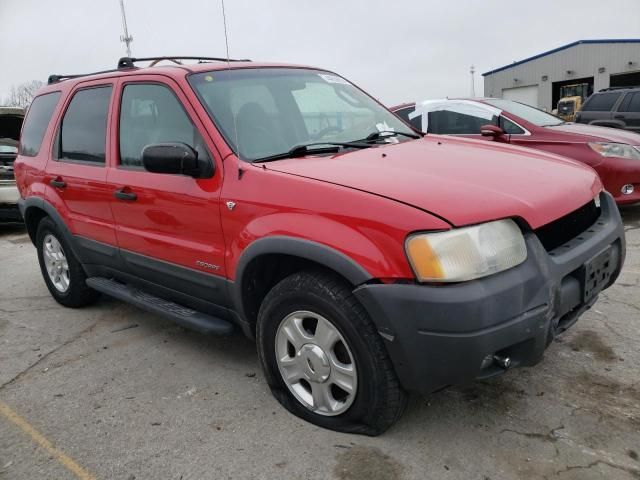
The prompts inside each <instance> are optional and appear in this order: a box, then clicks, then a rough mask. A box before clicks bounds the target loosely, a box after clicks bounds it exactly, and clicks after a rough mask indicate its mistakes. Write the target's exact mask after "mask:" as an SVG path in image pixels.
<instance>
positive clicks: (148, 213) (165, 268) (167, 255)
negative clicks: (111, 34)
mask: <svg viewBox="0 0 640 480" xmlns="http://www.w3.org/2000/svg"><path fill="white" fill-rule="evenodd" d="M118 91H119V94H118V101H117V108H116V109H115V117H116V118H114V122H113V128H114V135H113V136H112V142H113V144H112V147H113V149H114V150H115V151H116V152H118V153H117V154H116V157H115V162H114V164H113V166H112V168H111V169H110V170H109V176H108V182H109V184H110V186H111V192H110V193H111V198H110V202H111V209H112V211H113V215H114V218H115V223H116V232H117V238H118V245H119V247H120V252H121V256H122V259H123V261H124V265H125V268H126V270H127V272H128V273H130V274H133V275H135V276H136V277H139V278H142V279H143V280H146V281H150V282H153V283H154V284H157V285H161V286H165V287H169V288H171V289H173V290H177V291H181V292H183V293H187V294H190V295H193V296H196V297H203V296H206V297H207V300H209V301H211V302H213V303H217V304H219V305H220V304H224V303H226V302H225V298H226V286H225V285H224V282H223V278H224V275H225V271H224V252H225V248H224V240H223V235H222V227H221V221H220V205H219V203H220V188H221V185H222V164H221V162H220V161H218V162H217V163H216V157H215V156H214V155H217V152H216V150H215V148H214V145H213V143H212V142H211V140H210V139H209V138H208V136H207V135H206V132H205V131H204V129H203V126H202V124H201V122H200V121H199V119H198V118H197V116H196V114H195V112H194V110H193V109H192V107H191V105H190V104H189V102H188V100H187V98H186V97H185V95H184V94H183V92H182V91H181V90H180V88H179V86H178V85H177V84H175V83H174V82H173V81H171V80H169V79H166V77H162V76H156V75H148V76H136V77H135V80H127V79H126V78H125V79H122V80H121V81H120V83H119V87H118ZM164 142H182V143H186V144H188V145H190V146H191V147H193V148H194V149H195V150H196V151H197V152H198V158H205V159H207V160H208V161H209V162H212V164H213V165H214V173H213V176H212V177H211V178H192V177H190V176H186V175H179V174H161V173H151V172H148V171H146V170H145V169H144V167H143V165H142V150H143V149H144V147H145V146H147V145H151V144H157V143H164ZM218 160H219V158H218ZM119 192H120V193H122V192H124V193H125V194H126V195H124V196H123V195H120V194H118V193H119ZM127 197H128V198H127Z"/></svg>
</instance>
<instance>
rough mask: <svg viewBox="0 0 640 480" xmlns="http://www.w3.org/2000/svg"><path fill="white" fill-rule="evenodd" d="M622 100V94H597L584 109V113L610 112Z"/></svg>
mask: <svg viewBox="0 0 640 480" xmlns="http://www.w3.org/2000/svg"><path fill="white" fill-rule="evenodd" d="M618 98H620V93H596V94H595V95H592V96H591V98H589V100H587V103H585V104H584V106H583V107H582V111H583V112H609V111H611V109H613V106H614V105H615V103H616V102H617V101H618Z"/></svg>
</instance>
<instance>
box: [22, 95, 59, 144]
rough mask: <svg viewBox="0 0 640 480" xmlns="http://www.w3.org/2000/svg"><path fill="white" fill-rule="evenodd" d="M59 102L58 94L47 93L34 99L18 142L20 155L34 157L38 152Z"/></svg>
mask: <svg viewBox="0 0 640 480" xmlns="http://www.w3.org/2000/svg"><path fill="white" fill-rule="evenodd" d="M58 100H60V92H52V93H47V94H45V95H40V96H39V97H36V98H35V99H34V100H33V102H32V103H31V107H30V108H29V112H28V113H27V118H26V120H25V124H24V128H23V129H22V138H21V140H20V153H21V155H25V156H27V157H35V156H36V155H37V154H38V152H39V151H40V145H42V139H43V137H44V132H45V131H46V130H47V125H49V122H50V121H51V116H52V115H53V111H54V110H55V108H56V105H57V104H58Z"/></svg>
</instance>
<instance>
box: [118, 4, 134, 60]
mask: <svg viewBox="0 0 640 480" xmlns="http://www.w3.org/2000/svg"><path fill="white" fill-rule="evenodd" d="M120 13H121V14H122V30H123V31H124V35H120V41H121V42H123V43H124V44H125V45H126V46H127V57H131V42H133V36H132V35H129V29H128V28H127V14H126V13H125V11H124V0H120Z"/></svg>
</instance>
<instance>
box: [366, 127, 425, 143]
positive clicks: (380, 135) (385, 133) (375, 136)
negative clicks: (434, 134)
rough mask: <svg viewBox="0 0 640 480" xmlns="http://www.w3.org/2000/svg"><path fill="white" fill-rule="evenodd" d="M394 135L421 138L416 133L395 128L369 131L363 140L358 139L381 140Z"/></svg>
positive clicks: (367, 140)
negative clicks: (399, 130)
mask: <svg viewBox="0 0 640 480" xmlns="http://www.w3.org/2000/svg"><path fill="white" fill-rule="evenodd" d="M396 135H402V136H404V137H409V138H422V136H421V135H418V134H417V133H406V132H396V131H395V130H380V131H377V132H373V133H370V134H369V135H367V136H366V137H365V138H364V139H363V140H359V141H364V142H371V141H376V140H382V139H384V138H387V137H395V136H396Z"/></svg>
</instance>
